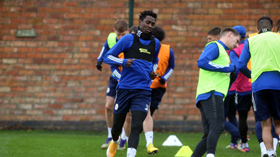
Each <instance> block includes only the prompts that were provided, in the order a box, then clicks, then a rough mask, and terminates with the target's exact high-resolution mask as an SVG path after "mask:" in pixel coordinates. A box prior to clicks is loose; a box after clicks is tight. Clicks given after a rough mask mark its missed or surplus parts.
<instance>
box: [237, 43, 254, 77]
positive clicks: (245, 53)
mask: <svg viewBox="0 0 280 157" xmlns="http://www.w3.org/2000/svg"><path fill="white" fill-rule="evenodd" d="M250 58H251V54H250V51H249V42H248V39H247V40H246V41H245V43H244V47H243V50H242V52H241V55H240V57H239V60H238V65H237V68H238V69H239V70H240V72H242V73H243V74H244V75H245V76H246V77H248V78H251V71H250V70H249V69H248V67H247V63H248V62H249V60H250Z"/></svg>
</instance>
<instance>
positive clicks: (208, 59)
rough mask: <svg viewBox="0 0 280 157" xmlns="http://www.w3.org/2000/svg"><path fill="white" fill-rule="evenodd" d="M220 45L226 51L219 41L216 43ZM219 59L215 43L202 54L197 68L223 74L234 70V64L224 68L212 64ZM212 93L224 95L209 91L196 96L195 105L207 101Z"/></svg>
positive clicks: (209, 45) (208, 46)
mask: <svg viewBox="0 0 280 157" xmlns="http://www.w3.org/2000/svg"><path fill="white" fill-rule="evenodd" d="M217 42H218V43H220V44H221V45H222V46H223V47H224V48H225V50H228V48H227V46H226V45H225V44H224V43H223V42H221V41H220V40H218V41H217ZM218 57H219V48H218V46H217V44H216V43H211V44H208V45H207V46H206V47H205V49H204V51H203V52H202V54H201V55H200V57H199V59H198V61H197V66H198V67H199V68H201V69H204V70H208V71H216V72H224V73H228V72H231V71H233V70H234V64H228V65H226V66H221V65H217V64H214V63H213V62H212V60H215V59H217V58H218ZM212 93H214V95H217V96H221V97H224V95H223V94H222V93H220V92H216V91H211V92H208V93H204V94H200V95H198V96H197V99H196V103H198V102H199V101H201V100H207V99H208V98H209V97H210V96H211V94H212Z"/></svg>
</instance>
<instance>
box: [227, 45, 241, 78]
mask: <svg viewBox="0 0 280 157" xmlns="http://www.w3.org/2000/svg"><path fill="white" fill-rule="evenodd" d="M229 56H230V61H231V63H233V64H234V65H235V67H237V65H238V56H237V54H236V53H235V52H234V51H233V50H231V51H230V52H229ZM235 73H236V75H237V74H238V73H239V69H238V68H236V70H235Z"/></svg>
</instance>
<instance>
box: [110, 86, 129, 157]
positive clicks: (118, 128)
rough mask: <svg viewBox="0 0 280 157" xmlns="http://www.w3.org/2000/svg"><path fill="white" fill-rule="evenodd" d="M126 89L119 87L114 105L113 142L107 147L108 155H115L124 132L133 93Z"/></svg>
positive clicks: (111, 156)
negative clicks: (123, 128) (130, 93)
mask: <svg viewBox="0 0 280 157" xmlns="http://www.w3.org/2000/svg"><path fill="white" fill-rule="evenodd" d="M128 93H129V91H128V90H125V89H118V92H117V96H116V102H115V106H114V120H113V127H112V142H111V143H110V145H109V147H108V148H107V152H106V154H107V157H113V156H114V155H115V154H116V151H117V147H118V144H119V136H120V134H121V132H122V127H123V125H124V122H125V119H126V114H127V112H128V111H129V107H130V99H131V95H129V94H128Z"/></svg>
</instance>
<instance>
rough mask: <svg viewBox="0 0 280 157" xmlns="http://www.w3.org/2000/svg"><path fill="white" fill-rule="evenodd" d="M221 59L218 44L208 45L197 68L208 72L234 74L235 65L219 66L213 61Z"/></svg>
mask: <svg viewBox="0 0 280 157" xmlns="http://www.w3.org/2000/svg"><path fill="white" fill-rule="evenodd" d="M218 57H219V49H218V46H217V44H215V43H211V44H209V45H207V46H206V47H205V49H204V51H203V52H202V54H201V55H200V57H199V59H198V61H197V66H198V67H199V68H201V69H204V70H208V71H216V72H224V73H228V72H232V71H234V65H233V64H228V65H226V66H222V65H217V64H215V63H213V62H212V61H213V60H215V59H217V58H218Z"/></svg>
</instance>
